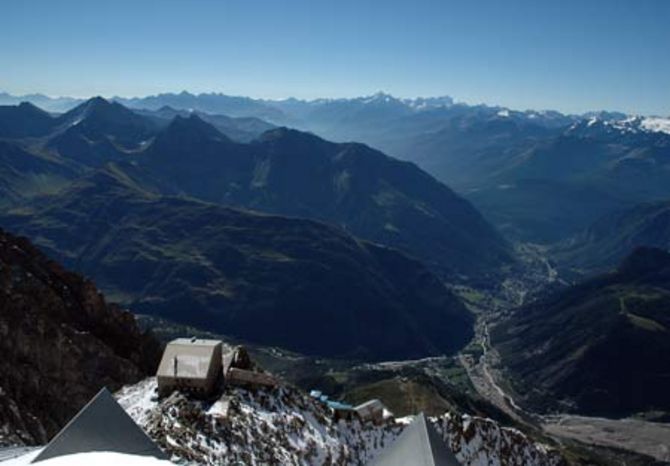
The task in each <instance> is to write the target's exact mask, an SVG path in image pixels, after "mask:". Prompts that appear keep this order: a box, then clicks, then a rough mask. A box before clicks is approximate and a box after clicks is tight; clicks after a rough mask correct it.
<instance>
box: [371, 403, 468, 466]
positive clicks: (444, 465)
mask: <svg viewBox="0 0 670 466" xmlns="http://www.w3.org/2000/svg"><path fill="white" fill-rule="evenodd" d="M368 465H370V466H408V465H411V466H459V465H460V463H459V462H458V460H457V459H456V457H455V456H454V454H453V453H452V452H451V450H450V449H449V447H448V446H447V444H446V442H445V441H444V440H443V439H442V437H441V436H440V434H439V433H438V432H437V430H435V427H433V425H432V424H431V423H430V422H429V421H428V420H427V419H426V417H425V416H424V415H423V413H421V414H418V415H416V416H414V420H413V421H412V423H411V424H410V425H409V426H407V427H406V428H405V430H404V431H403V432H402V433H401V434H400V435H399V436H398V438H397V439H396V440H395V441H394V442H393V443H391V444H390V445H388V446H387V447H386V448H385V449H384V450H382V452H381V453H380V454H379V455H378V456H377V457H376V458H374V459H373V460H372V461H371V462H370V463H368Z"/></svg>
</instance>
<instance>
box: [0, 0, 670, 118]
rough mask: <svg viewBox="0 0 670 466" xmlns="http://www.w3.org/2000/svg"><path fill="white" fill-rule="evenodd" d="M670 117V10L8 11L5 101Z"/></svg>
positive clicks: (0, 72) (259, 6)
mask: <svg viewBox="0 0 670 466" xmlns="http://www.w3.org/2000/svg"><path fill="white" fill-rule="evenodd" d="M183 89H186V90H189V91H192V92H209V91H215V92H223V93H227V94H235V95H248V96H252V97H263V98H281V97H288V96H295V97H299V98H316V97H347V96H358V95H367V94H371V93H374V92H376V91H379V90H383V91H386V92H389V93H391V94H394V95H397V96H401V97H414V96H432V95H451V96H453V97H454V98H455V99H457V100H459V101H465V102H468V103H482V102H483V103H488V104H499V105H505V106H509V107H512V108H517V109H526V108H536V109H540V108H552V109H558V110H562V111H568V112H577V111H585V110H593V109H609V110H623V111H628V112H634V113H647V114H648V113H655V114H662V115H670V0H629V1H619V0H560V1H559V0H546V1H545V0H489V1H483V0H481V1H480V0H469V1H468V0H463V1H449V0H434V1H428V0H426V1H422V0H413V1H409V0H408V1H395V0H378V1H367V0H353V1H350V0H333V1H320V0H304V1H303V0H273V1H270V0H268V1H260V0H239V1H238V0H234V1H228V0H211V1H207V0H183V1H176V0H161V1H142V0H132V1H131V0H114V1H93V0H80V1H75V0H44V1H38V0H25V1H23V0H0V90H4V91H8V92H11V93H14V94H23V93H31V92H43V93H46V94H49V95H73V96H78V97H87V96H90V95H94V94H100V95H104V96H112V95H122V96H136V95H146V94H153V93H158V92H170V91H181V90H183Z"/></svg>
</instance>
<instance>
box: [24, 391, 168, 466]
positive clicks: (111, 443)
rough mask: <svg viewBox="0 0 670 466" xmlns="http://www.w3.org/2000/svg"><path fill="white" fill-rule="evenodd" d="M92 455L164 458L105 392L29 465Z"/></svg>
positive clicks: (84, 409)
mask: <svg viewBox="0 0 670 466" xmlns="http://www.w3.org/2000/svg"><path fill="white" fill-rule="evenodd" d="M92 451H111V452H116V453H126V454H131V455H143V456H154V457H156V458H159V459H165V458H166V457H165V455H164V454H163V452H162V451H161V450H160V449H159V448H158V446H157V445H156V444H155V443H154V442H153V441H152V440H151V439H150V438H149V437H148V436H147V434H145V433H144V431H143V430H142V429H141V428H140V427H139V426H138V425H137V424H135V421H133V420H132V418H131V417H130V416H128V414H127V413H126V412H125V411H124V410H123V408H122V407H121V406H120V405H119V404H118V403H117V402H116V400H115V399H114V397H113V396H112V394H111V393H110V392H109V390H107V389H106V388H103V389H102V390H100V391H99V392H98V394H97V395H96V396H95V397H94V398H93V399H92V400H91V401H89V402H88V404H87V405H86V406H84V407H83V408H82V410H81V411H79V413H78V414H77V415H76V416H75V417H73V418H72V420H71V421H70V422H69V423H68V424H67V425H66V426H65V427H64V428H63V429H62V430H61V431H60V432H59V433H58V434H57V435H56V436H55V437H54V438H53V439H52V440H51V442H49V444H48V445H47V446H46V447H44V449H43V450H42V451H41V452H40V454H39V455H37V457H36V458H35V459H34V460H33V461H32V462H33V463H36V462H38V461H42V460H46V459H49V458H54V457H57V456H65V455H71V454H74V453H83V452H92Z"/></svg>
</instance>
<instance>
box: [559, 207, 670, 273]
mask: <svg viewBox="0 0 670 466" xmlns="http://www.w3.org/2000/svg"><path fill="white" fill-rule="evenodd" d="M639 246H647V247H654V248H660V249H664V250H670V201H661V202H653V203H645V204H638V205H636V206H634V207H631V208H630V209H626V210H623V211H618V212H615V213H613V214H610V215H607V216H605V217H602V218H600V219H598V220H597V221H595V222H593V224H592V225H590V226H589V227H588V228H586V229H584V230H583V231H581V232H580V233H578V234H576V235H574V236H573V237H571V238H569V239H567V240H565V241H563V242H561V243H559V244H557V245H555V246H554V247H553V248H552V256H553V257H554V258H555V259H556V260H557V261H558V263H559V264H560V266H561V267H564V268H566V269H570V270H573V271H576V272H581V273H586V274H591V273H594V272H603V271H606V270H609V269H611V268H613V267H614V266H615V265H616V264H617V263H618V262H619V261H621V260H622V259H623V258H624V257H625V256H626V255H628V254H629V253H630V251H632V250H633V249H635V248H636V247H639Z"/></svg>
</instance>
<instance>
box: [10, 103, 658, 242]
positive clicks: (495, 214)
mask: <svg viewBox="0 0 670 466" xmlns="http://www.w3.org/2000/svg"><path fill="white" fill-rule="evenodd" d="M26 98H27V99H28V100H30V99H32V100H33V101H34V102H42V103H44V102H45V98H44V97H39V96H27V97H26ZM8 100H9V101H12V102H16V101H17V98H14V100H11V99H9V98H7V96H5V101H8ZM113 100H115V101H117V102H119V103H122V104H124V105H126V106H128V107H131V108H134V109H136V110H138V111H139V112H145V113H160V112H161V111H162V110H163V111H164V113H166V111H165V109H164V106H169V107H171V108H172V109H174V112H182V116H184V115H185V113H184V112H187V113H188V114H190V113H195V114H198V115H199V116H200V117H201V118H202V119H203V120H206V121H208V122H209V123H212V124H214V126H216V127H217V128H218V129H219V130H220V131H222V132H223V133H225V134H226V135H228V136H230V137H231V138H232V139H235V140H238V141H241V142H249V141H251V140H253V139H254V138H255V137H257V136H258V135H259V134H260V132H261V131H262V130H265V129H270V128H269V127H267V126H272V125H277V126H290V127H294V128H297V129H301V130H304V131H309V132H312V133H314V134H317V135H319V136H321V137H324V138H326V139H329V140H332V141H336V142H337V141H339V142H348V141H360V142H363V143H366V144H368V145H370V146H372V147H375V148H377V149H380V150H382V151H384V152H385V153H387V154H390V155H391V156H394V157H398V158H400V159H404V160H408V161H411V162H414V163H416V164H417V165H418V166H420V167H421V168H422V169H424V170H426V171H427V172H428V173H430V174H431V175H433V176H434V177H435V178H437V179H438V180H440V181H442V182H444V183H446V184H447V185H449V186H450V187H452V188H453V189H455V191H456V192H457V193H459V194H460V195H462V196H464V197H466V198H467V199H468V200H470V201H471V202H472V203H474V205H475V206H476V207H477V208H478V209H479V210H481V211H482V213H483V214H484V215H485V216H486V218H487V219H488V220H489V221H491V222H492V223H493V224H495V225H496V226H497V227H498V228H499V229H500V230H501V231H502V232H503V233H504V234H505V235H506V236H508V237H509V238H511V239H513V240H522V241H531V242H536V243H552V242H556V241H560V240H563V239H565V238H567V237H570V236H572V235H574V234H576V233H578V232H579V231H581V230H582V229H584V228H586V227H588V226H589V224H590V223H591V221H592V220H593V219H594V218H596V217H601V216H605V215H608V214H611V213H613V212H616V211H618V210H621V209H626V208H629V207H632V206H633V205H635V204H637V203H641V202H650V201H659V200H663V199H666V198H667V197H668V195H669V194H670V193H668V188H667V186H669V185H670V183H668V182H667V180H668V169H667V160H668V147H669V143H668V140H669V139H670V134H669V133H670V118H663V117H641V116H629V115H626V114H623V113H620V112H604V111H601V112H589V113H586V114H582V115H565V114H561V113H559V112H555V111H534V110H527V111H515V110H511V109H508V108H504V107H499V106H486V105H466V104H462V103H455V102H454V100H453V99H451V98H449V97H437V98H417V99H400V98H396V97H393V96H391V95H388V94H384V93H378V94H375V95H372V96H367V97H358V98H346V99H317V100H312V101H305V100H298V99H284V100H262V99H252V98H249V97H231V96H227V95H224V94H215V93H209V94H198V95H194V94H190V93H188V92H181V93H179V94H171V93H167V94H159V95H155V96H148V97H143V98H132V99H124V98H118V97H117V98H114V99H113ZM2 101H3V100H2V99H1V98H0V102H2ZM70 103H71V104H72V105H74V104H75V103H81V102H80V101H77V100H71V101H70ZM170 112H172V113H174V112H173V111H172V110H171V109H170V110H167V113H170ZM198 112H199V113H198ZM214 114H222V115H227V117H226V118H227V119H228V120H230V117H234V118H233V120H234V119H235V118H246V119H249V118H251V119H252V120H251V121H247V122H242V121H237V122H235V124H233V128H232V129H231V127H230V126H231V122H230V121H227V122H226V121H219V122H218V123H217V122H215V121H214V118H213V117H212V115H214ZM259 118H260V119H262V120H265V121H266V122H267V123H259V121H258V119H259ZM219 119H220V120H221V117H219ZM266 125H267V126H266ZM643 180H644V181H643Z"/></svg>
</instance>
